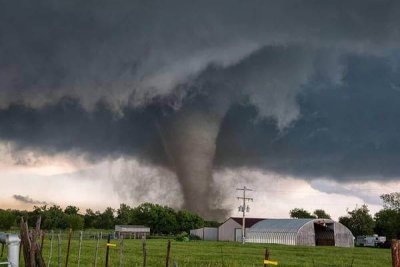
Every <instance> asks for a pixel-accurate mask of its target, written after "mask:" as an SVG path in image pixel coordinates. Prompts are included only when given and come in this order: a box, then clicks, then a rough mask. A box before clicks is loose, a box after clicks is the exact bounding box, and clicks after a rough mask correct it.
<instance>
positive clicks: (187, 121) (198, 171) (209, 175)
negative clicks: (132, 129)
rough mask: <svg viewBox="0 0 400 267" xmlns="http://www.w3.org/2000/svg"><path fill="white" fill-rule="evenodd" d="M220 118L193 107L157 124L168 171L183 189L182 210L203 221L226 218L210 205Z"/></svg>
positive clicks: (212, 193) (213, 196)
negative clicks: (167, 162)
mask: <svg viewBox="0 0 400 267" xmlns="http://www.w3.org/2000/svg"><path fill="white" fill-rule="evenodd" d="M222 118H223V115H221V114H217V113H213V112H210V111H205V110H201V109H196V108H183V109H182V110H179V111H178V112H176V113H175V114H173V115H170V116H169V117H168V118H164V120H163V121H162V123H161V124H160V135H161V138H162V140H163V145H164V148H165V152H166V154H167V156H168V159H169V162H170V165H171V168H172V169H173V170H174V171H175V173H176V175H177V177H178V180H179V183H180V185H181V188H182V192H183V197H184V204H183V205H184V207H183V208H185V209H188V210H190V211H193V212H196V213H198V214H200V215H202V216H204V217H205V218H209V219H216V218H219V217H223V216H225V214H226V212H227V211H225V210H222V209H218V208H217V207H215V206H214V204H213V203H212V200H215V194H218V192H216V191H215V190H214V189H213V187H212V185H213V163H214V156H215V150H216V140H217V136H218V133H219V129H220V124H221V120H222Z"/></svg>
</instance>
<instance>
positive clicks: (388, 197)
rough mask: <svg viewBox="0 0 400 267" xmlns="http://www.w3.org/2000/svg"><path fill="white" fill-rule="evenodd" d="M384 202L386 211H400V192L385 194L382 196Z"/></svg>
mask: <svg viewBox="0 0 400 267" xmlns="http://www.w3.org/2000/svg"><path fill="white" fill-rule="evenodd" d="M380 197H381V199H382V200H383V207H384V208H386V209H394V210H400V192H393V193H390V194H383V195H381V196H380Z"/></svg>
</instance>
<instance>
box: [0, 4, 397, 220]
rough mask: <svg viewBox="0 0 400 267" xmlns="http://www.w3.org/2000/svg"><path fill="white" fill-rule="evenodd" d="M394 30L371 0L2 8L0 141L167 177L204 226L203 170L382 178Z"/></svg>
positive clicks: (393, 156)
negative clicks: (137, 165) (138, 166)
mask: <svg viewBox="0 0 400 267" xmlns="http://www.w3.org/2000/svg"><path fill="white" fill-rule="evenodd" d="M399 25H400V3H397V2H395V1H386V0H383V1H375V0H365V1H356V0H347V1H335V2H327V1H317V0H315V1H314V0H311V1H309V0H308V1H303V0H297V1H290V2H277V1H256V0H254V1H246V2H243V1H217V2H216V1H208V0H206V1H199V2H190V3H189V2H188V1H179V0H174V1H168V2H163V1H152V2H146V1H113V2H109V1H102V0H100V1H98V0H96V1H94V0H93V1H92V0H89V1H85V2H82V1H48V0H39V1H35V2H32V1H18V2H11V1H1V2H0V40H1V42H0V58H1V60H0V141H1V142H9V143H10V144H12V147H13V149H14V150H33V151H35V152H37V153H45V154H49V155H52V154H58V153H70V154H73V155H75V154H77V155H83V156H84V157H85V158H86V159H87V160H88V161H97V160H104V159H113V158H117V157H126V158H135V159H136V160H138V161H139V162H141V163H143V164H146V165H148V166H152V167H153V168H162V169H168V170H169V171H172V172H174V173H175V174H176V176H177V181H178V182H179V185H180V188H181V190H182V196H183V201H182V202H183V203H182V207H185V208H187V209H190V210H192V211H196V212H199V213H200V214H202V215H204V216H206V217H207V218H221V217H224V216H225V214H227V213H229V211H227V210H224V209H223V207H220V206H218V203H217V204H216V201H215V200H216V199H221V198H224V194H223V192H219V191H218V190H216V189H214V188H215V187H214V186H213V184H214V183H215V182H216V181H215V177H213V173H214V171H215V170H216V169H224V168H228V169H232V170H234V169H235V168H243V167H245V168H251V169H260V170H266V171H269V172H273V173H278V174H284V175H292V176H294V177H298V178H302V179H314V178H320V177H324V178H326V179H332V180H336V181H345V182H346V181H352V180H361V181H364V180H393V179H396V178H397V177H399V175H400V168H399V165H398V164H397V162H398V159H399V158H400V142H399V141H398V136H397V133H398V132H399V130H400V129H399V127H400V126H399V125H400V124H399V123H398V117H399V115H400V114H398V113H400V112H399V111H398V108H397V107H398V105H399V104H400V94H399V92H400V89H399V88H400V80H399V77H400V76H399V74H400V73H399V72H400V69H399V62H400V61H399V60H400V45H399V44H400V26H399ZM160 173H162V172H160ZM123 179H125V180H126V177H124V178H123ZM171 181H172V180H171ZM131 190H132V194H134V192H135V190H138V189H137V188H136V189H135V188H132V189H131ZM124 192H125V193H126V190H124Z"/></svg>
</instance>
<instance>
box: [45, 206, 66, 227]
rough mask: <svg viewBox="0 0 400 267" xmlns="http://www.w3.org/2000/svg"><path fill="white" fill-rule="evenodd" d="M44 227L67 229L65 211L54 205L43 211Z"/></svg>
mask: <svg viewBox="0 0 400 267" xmlns="http://www.w3.org/2000/svg"><path fill="white" fill-rule="evenodd" d="M42 215H43V216H44V217H42V228H43V229H47V230H49V229H65V228H67V222H66V220H65V213H64V212H63V210H62V209H61V207H60V206H57V205H53V206H51V207H50V208H48V209H47V210H44V211H43V212H42Z"/></svg>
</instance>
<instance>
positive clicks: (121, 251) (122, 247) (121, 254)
mask: <svg viewBox="0 0 400 267" xmlns="http://www.w3.org/2000/svg"><path fill="white" fill-rule="evenodd" d="M124 250H125V245H124V237H123V236H122V237H120V241H119V267H122V266H124Z"/></svg>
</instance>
